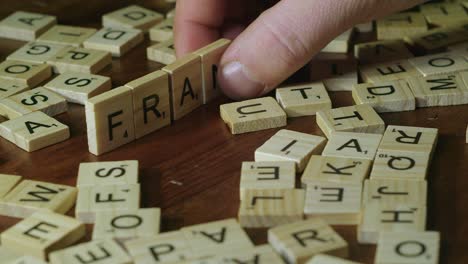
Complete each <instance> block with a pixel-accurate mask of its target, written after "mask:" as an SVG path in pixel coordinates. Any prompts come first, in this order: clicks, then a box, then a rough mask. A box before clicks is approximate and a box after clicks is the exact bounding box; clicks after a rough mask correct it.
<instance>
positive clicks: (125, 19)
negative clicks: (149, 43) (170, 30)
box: [102, 5, 164, 31]
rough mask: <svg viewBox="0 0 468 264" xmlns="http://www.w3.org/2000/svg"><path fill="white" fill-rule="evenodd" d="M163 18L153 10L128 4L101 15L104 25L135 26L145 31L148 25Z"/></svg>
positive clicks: (116, 26)
mask: <svg viewBox="0 0 468 264" xmlns="http://www.w3.org/2000/svg"><path fill="white" fill-rule="evenodd" d="M163 19H164V15H162V14H159V13H157V12H155V11H153V10H150V9H147V8H144V7H141V6H138V5H130V6H127V7H124V8H121V9H119V10H116V11H113V12H110V13H107V14H105V15H103V16H102V24H103V25H104V26H105V27H114V28H136V29H141V30H143V31H147V30H148V29H149V28H150V27H152V26H153V25H155V24H157V23H158V22H160V21H162V20H163Z"/></svg>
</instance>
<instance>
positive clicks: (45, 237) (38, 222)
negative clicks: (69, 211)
mask: <svg viewBox="0 0 468 264" xmlns="http://www.w3.org/2000/svg"><path fill="white" fill-rule="evenodd" d="M85 233H86V229H85V226H84V225H83V224H82V223H81V222H80V221H78V220H76V219H74V218H71V217H69V216H65V215H60V214H57V213H52V212H37V213H35V214H33V215H31V216H30V217H28V218H26V219H23V220H21V221H20V222H18V223H17V224H16V225H14V226H12V227H10V228H9V229H7V230H5V231H4V232H3V233H1V234H0V239H1V240H2V247H4V248H6V249H8V250H11V251H14V252H18V253H21V254H24V253H27V254H28V255H31V256H34V257H38V258H40V259H42V260H46V258H47V255H48V254H49V253H50V252H51V251H53V250H57V249H61V248H65V247H67V246H69V245H71V244H73V243H75V242H76V241H78V240H79V239H81V238H82V237H84V236H85Z"/></svg>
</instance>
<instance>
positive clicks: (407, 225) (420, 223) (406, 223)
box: [357, 202, 426, 244]
mask: <svg viewBox="0 0 468 264" xmlns="http://www.w3.org/2000/svg"><path fill="white" fill-rule="evenodd" d="M361 214H362V216H361V223H360V224H359V225H358V228H357V233H358V235H357V240H358V242H359V243H361V244H376V243H377V242H378V240H379V235H380V233H381V232H384V231H386V232H409V231H424V230H425V228H426V206H425V205H420V204H409V203H404V204H402V203H379V202H371V203H365V204H363V211H362V213H361Z"/></svg>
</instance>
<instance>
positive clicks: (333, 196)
mask: <svg viewBox="0 0 468 264" xmlns="http://www.w3.org/2000/svg"><path fill="white" fill-rule="evenodd" d="M361 193H362V185H361V184H349V185H348V184H346V185H345V184H343V183H334V182H314V183H310V184H308V185H307V190H306V195H305V203H304V204H305V205H304V214H305V215H306V217H307V218H311V217H320V218H322V219H323V220H325V221H326V222H327V223H328V224H330V225H356V224H358V223H359V220H360V216H361Z"/></svg>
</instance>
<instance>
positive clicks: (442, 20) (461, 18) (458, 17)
mask: <svg viewBox="0 0 468 264" xmlns="http://www.w3.org/2000/svg"><path fill="white" fill-rule="evenodd" d="M459 10H463V8H459ZM425 18H426V21H427V23H429V24H431V25H433V26H437V27H447V26H452V25H456V24H459V23H463V22H465V21H466V20H467V19H468V16H467V15H466V14H455V15H450V14H448V15H446V14H431V15H425Z"/></svg>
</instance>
